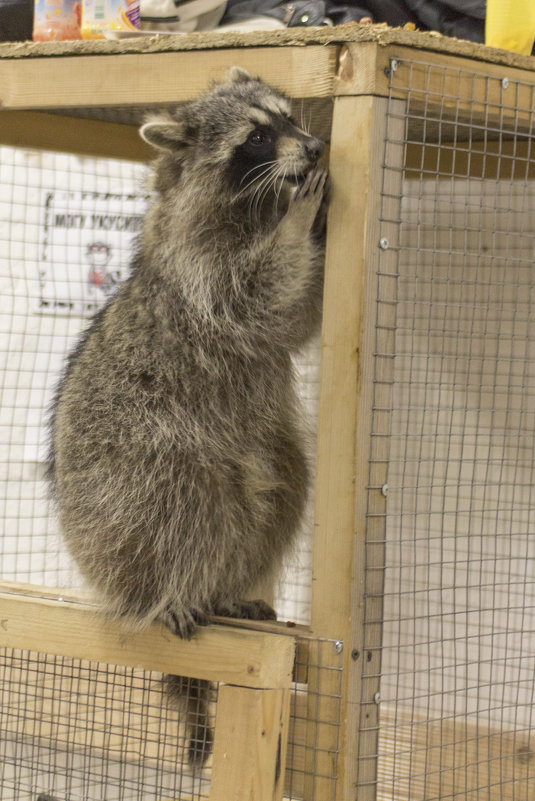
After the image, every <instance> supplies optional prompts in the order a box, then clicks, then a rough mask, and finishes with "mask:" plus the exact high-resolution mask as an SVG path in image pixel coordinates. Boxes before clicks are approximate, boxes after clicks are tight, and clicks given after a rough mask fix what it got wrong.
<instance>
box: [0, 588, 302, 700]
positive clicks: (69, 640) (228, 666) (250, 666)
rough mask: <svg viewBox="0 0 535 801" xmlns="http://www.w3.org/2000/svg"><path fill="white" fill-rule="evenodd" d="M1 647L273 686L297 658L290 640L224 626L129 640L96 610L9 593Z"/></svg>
mask: <svg viewBox="0 0 535 801" xmlns="http://www.w3.org/2000/svg"><path fill="white" fill-rule="evenodd" d="M0 646H5V647H9V648H24V649H28V650H32V651H39V652H42V653H50V654H57V655H61V656H67V657H78V658H80V659H91V660H95V661H98V662H106V663H108V664H113V665H126V666H130V667H140V668H143V669H145V670H156V671H160V672H163V673H179V674H180V675H183V676H193V677H195V678H199V679H206V680H208V681H222V682H230V683H233V684H239V685H242V686H245V687H268V688H278V687H286V686H288V684H289V682H290V681H291V677H292V669H293V662H294V652H295V646H294V642H293V638H291V637H286V636H285V637H280V636H278V635H276V634H269V633H263V632H256V631H247V630H245V629H243V630H237V629H232V628H230V627H228V628H227V627H222V626H207V627H206V628H204V629H200V630H199V632H198V633H197V634H196V635H195V636H194V637H193V638H192V639H191V640H190V641H189V642H185V641H183V640H179V639H178V638H177V637H174V636H173V635H172V634H171V632H170V631H169V630H168V629H167V628H166V627H164V626H163V625H161V624H154V625H153V626H151V627H150V628H149V629H147V630H146V631H144V632H140V633H137V634H135V635H128V634H127V633H125V630H124V627H123V626H121V625H120V624H119V623H117V622H115V621H112V620H108V619H105V618H104V617H103V616H101V615H99V614H98V613H97V611H96V610H95V609H92V608H88V607H85V606H83V605H80V604H75V603H72V602H61V601H54V600H47V599H40V598H31V597H23V596H17V595H14V594H9V593H3V592H2V593H0Z"/></svg>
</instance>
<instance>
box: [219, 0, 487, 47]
mask: <svg viewBox="0 0 535 801" xmlns="http://www.w3.org/2000/svg"><path fill="white" fill-rule="evenodd" d="M485 9H486V2H485V0H357V1H356V2H355V0H345V2H340V0H339V1H338V2H335V1H334V0H282V1H281V0H228V3H227V7H226V10H225V15H224V17H223V19H222V20H221V23H222V24H225V23H231V22H238V21H239V20H240V19H249V18H251V17H255V16H259V15H260V16H268V17H276V18H277V19H280V20H281V21H282V22H284V23H285V25H288V26H289V27H293V26H299V25H306V26H309V25H341V24H343V23H344V22H360V21H361V19H363V17H370V19H371V20H372V22H386V23H387V24H388V25H391V26H392V27H393V28H397V27H402V26H403V25H406V24H407V23H412V24H413V25H414V26H415V27H416V28H419V29H420V30H432V31H439V32H440V33H443V34H444V35H446V36H456V37H457V38H458V39H470V40H472V41H474V42H483V41H484V39H485Z"/></svg>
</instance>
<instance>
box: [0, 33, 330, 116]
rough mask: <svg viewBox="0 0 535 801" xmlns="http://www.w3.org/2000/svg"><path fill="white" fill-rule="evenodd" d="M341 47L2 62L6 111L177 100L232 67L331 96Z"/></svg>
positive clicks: (298, 90)
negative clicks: (235, 66)
mask: <svg viewBox="0 0 535 801" xmlns="http://www.w3.org/2000/svg"><path fill="white" fill-rule="evenodd" d="M338 51H339V47H338V46H335V45H331V46H328V47H322V46H312V47H306V48H303V47H281V48H279V49H277V52H276V54H274V52H273V49H272V48H269V47H266V48H264V47H256V48H243V49H240V51H239V52H238V51H236V50H209V51H195V52H174V53H156V54H155V53H146V54H136V55H132V54H125V55H119V56H118V55H112V56H109V55H92V56H68V57H60V58H53V57H52V58H51V57H48V58H28V59H22V60H20V59H0V105H1V106H2V108H4V109H9V108H12V109H17V108H18V109H23V108H26V109H29V108H41V109H46V108H68V107H73V106H74V107H90V106H92V107H94V106H118V105H123V104H127V105H138V106H139V105H147V104H155V103H156V104H159V103H176V102H178V101H180V100H190V99H191V98H193V97H197V95H199V94H200V93H201V92H204V91H205V90H206V89H208V87H209V86H210V84H211V83H212V82H213V81H214V80H221V78H223V77H224V75H225V73H226V72H227V71H228V70H229V69H230V67H232V66H234V65H235V64H238V65H240V66H241V67H244V68H245V69H247V70H249V71H250V72H251V73H252V74H254V75H259V76H260V77H261V78H263V79H264V80H265V81H267V82H268V83H270V84H273V85H274V86H276V87H277V88H279V89H281V90H282V91H284V92H286V93H287V94H288V95H289V96H291V97H327V96H329V95H330V94H331V93H332V85H333V80H334V75H335V72H336V65H337V61H338Z"/></svg>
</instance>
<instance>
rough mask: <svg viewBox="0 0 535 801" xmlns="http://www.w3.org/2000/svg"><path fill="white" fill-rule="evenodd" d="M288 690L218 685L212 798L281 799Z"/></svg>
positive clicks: (231, 800)
mask: <svg viewBox="0 0 535 801" xmlns="http://www.w3.org/2000/svg"><path fill="white" fill-rule="evenodd" d="M289 698H290V693H289V689H285V690H283V689H279V690H252V689H244V688H243V687H231V686H222V687H220V689H219V698H218V704H217V717H216V727H215V731H216V737H215V740H214V757H213V765H212V785H211V790H210V801H245V799H247V801H282V793H283V784H284V781H283V779H284V769H285V764H286V743H287V740H288V717H289V709H290V707H289Z"/></svg>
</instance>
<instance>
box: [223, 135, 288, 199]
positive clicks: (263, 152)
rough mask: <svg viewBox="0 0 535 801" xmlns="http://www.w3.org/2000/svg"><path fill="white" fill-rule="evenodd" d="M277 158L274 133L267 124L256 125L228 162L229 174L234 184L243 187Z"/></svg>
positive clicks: (258, 176)
mask: <svg viewBox="0 0 535 801" xmlns="http://www.w3.org/2000/svg"><path fill="white" fill-rule="evenodd" d="M276 158H277V148H276V134H275V131H274V130H273V129H272V128H269V127H268V126H260V125H259V126H258V127H257V128H255V129H254V130H252V131H251V133H250V134H249V136H248V137H247V139H246V140H245V142H244V143H243V144H242V145H239V146H238V147H237V148H236V149H235V151H234V155H233V157H232V159H231V161H230V164H229V175H230V178H231V181H232V183H233V185H234V186H236V187H240V188H242V189H243V188H244V187H245V185H246V184H247V183H248V182H249V181H254V179H255V178H260V176H261V175H262V173H263V168H264V167H267V165H268V164H272V163H273V162H274V161H275V159H276Z"/></svg>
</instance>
